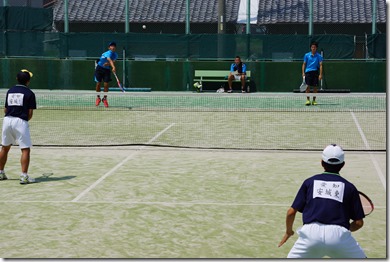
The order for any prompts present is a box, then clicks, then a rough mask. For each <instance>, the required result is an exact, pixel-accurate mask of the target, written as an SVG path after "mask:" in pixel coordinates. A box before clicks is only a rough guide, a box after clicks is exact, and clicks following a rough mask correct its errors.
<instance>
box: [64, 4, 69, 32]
mask: <svg viewBox="0 0 390 262" xmlns="http://www.w3.org/2000/svg"><path fill="white" fill-rule="evenodd" d="M64 31H65V33H69V17H68V0H65V1H64Z"/></svg>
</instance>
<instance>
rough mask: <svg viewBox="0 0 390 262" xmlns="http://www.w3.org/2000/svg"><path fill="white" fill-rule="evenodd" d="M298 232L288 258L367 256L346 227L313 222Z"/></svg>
mask: <svg viewBox="0 0 390 262" xmlns="http://www.w3.org/2000/svg"><path fill="white" fill-rule="evenodd" d="M297 233H298V235H299V238H298V240H297V241H296V242H295V244H294V246H293V247H292V248H291V250H290V252H289V253H288V255H287V258H323V257H330V258H366V255H365V254H364V251H363V249H362V248H361V247H360V246H359V243H358V242H356V240H355V238H354V237H353V236H352V234H351V231H349V230H348V229H346V228H345V227H342V226H337V225H324V224H321V223H311V224H307V225H303V226H302V227H301V228H300V229H298V230H297Z"/></svg>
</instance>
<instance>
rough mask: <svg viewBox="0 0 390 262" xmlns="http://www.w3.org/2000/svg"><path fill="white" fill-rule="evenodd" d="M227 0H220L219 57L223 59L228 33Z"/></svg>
mask: <svg viewBox="0 0 390 262" xmlns="http://www.w3.org/2000/svg"><path fill="white" fill-rule="evenodd" d="M225 10H226V9H225V0H218V35H217V37H218V58H219V59H222V58H224V56H225V47H224V46H225V45H224V35H225V33H226V28H225V24H226V21H225V20H226V18H225V15H226V11H225Z"/></svg>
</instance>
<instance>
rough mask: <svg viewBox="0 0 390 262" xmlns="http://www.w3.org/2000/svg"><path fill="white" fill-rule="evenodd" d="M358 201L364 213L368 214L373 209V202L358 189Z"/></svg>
mask: <svg viewBox="0 0 390 262" xmlns="http://www.w3.org/2000/svg"><path fill="white" fill-rule="evenodd" d="M359 196H360V201H361V202H362V206H363V211H364V215H366V216H368V215H369V214H371V213H372V211H374V203H372V201H371V199H370V198H369V197H368V196H367V195H366V194H364V193H362V192H360V191H359Z"/></svg>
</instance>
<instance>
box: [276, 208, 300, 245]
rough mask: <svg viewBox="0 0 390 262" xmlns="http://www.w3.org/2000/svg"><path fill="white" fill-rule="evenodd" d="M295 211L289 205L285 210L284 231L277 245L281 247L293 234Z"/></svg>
mask: <svg viewBox="0 0 390 262" xmlns="http://www.w3.org/2000/svg"><path fill="white" fill-rule="evenodd" d="M296 213H297V210H295V209H294V208H292V207H290V208H289V209H288V210H287V215H286V233H285V234H284V236H283V238H282V240H281V241H280V243H279V245H278V247H281V246H282V245H283V244H284V243H286V242H287V240H288V239H289V238H290V237H291V236H292V235H294V231H293V229H292V228H293V225H294V220H295V215H296Z"/></svg>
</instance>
